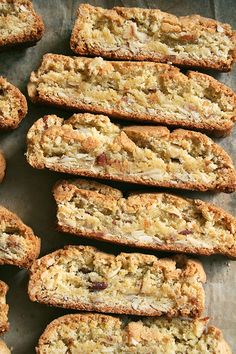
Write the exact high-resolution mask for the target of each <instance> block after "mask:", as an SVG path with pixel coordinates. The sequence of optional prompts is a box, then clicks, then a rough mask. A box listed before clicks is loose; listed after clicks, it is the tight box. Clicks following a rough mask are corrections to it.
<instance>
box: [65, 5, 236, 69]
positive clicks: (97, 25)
mask: <svg viewBox="0 0 236 354" xmlns="http://www.w3.org/2000/svg"><path fill="white" fill-rule="evenodd" d="M71 49H72V50H73V51H74V52H75V53H76V54H80V55H94V56H96V55H98V56H102V57H107V58H114V59H124V60H127V59H129V60H150V61H157V62H163V63H167V62H172V63H173V64H177V65H182V66H194V67H200V68H205V69H206V68H208V69H215V70H219V71H229V70H231V68H232V65H233V63H234V61H235V60H236V32H235V31H233V29H232V28H231V26H230V25H228V24H225V23H221V22H218V21H215V20H213V19H210V18H205V17H201V16H198V15H192V16H182V17H176V16H174V15H171V14H169V13H165V12H162V11H160V10H154V9H140V8H124V7H114V8H113V9H109V10H108V9H103V8H101V7H94V6H91V5H89V4H82V5H80V6H79V9H78V17H77V19H76V22H75V26H74V29H73V32H72V36H71Z"/></svg>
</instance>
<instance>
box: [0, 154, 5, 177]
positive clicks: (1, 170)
mask: <svg viewBox="0 0 236 354" xmlns="http://www.w3.org/2000/svg"><path fill="white" fill-rule="evenodd" d="M5 171H6V160H5V157H4V155H3V153H2V152H1V151H0V183H1V182H2V181H3V178H4V177H5Z"/></svg>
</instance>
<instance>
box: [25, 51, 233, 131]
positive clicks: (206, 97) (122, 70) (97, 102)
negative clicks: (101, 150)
mask: <svg viewBox="0 0 236 354" xmlns="http://www.w3.org/2000/svg"><path fill="white" fill-rule="evenodd" d="M28 93H29V96H30V98H31V100H32V101H33V102H41V103H44V104H50V105H55V106H58V107H64V108H68V109H72V110H73V111H75V110H79V111H86V112H90V113H102V114H107V115H109V116H112V117H114V118H122V119H129V120H137V121H149V122H152V123H157V124H164V125H170V126H172V127H173V126H174V127H185V128H188V129H193V130H201V131H204V132H208V133H211V134H215V135H218V136H224V135H227V134H229V133H230V131H231V129H232V127H233V125H234V122H235V119H236V95H235V93H234V92H233V91H232V90H231V89H230V88H228V87H226V86H225V85H223V84H222V83H220V82H219V81H217V80H215V79H214V78H212V77H210V76H208V75H206V74H201V73H198V72H193V71H192V72H189V73H188V74H187V75H184V74H183V73H181V72H180V71H179V69H178V68H176V67H174V66H171V65H167V64H160V63H151V62H118V61H116V62H111V61H105V60H103V59H102V58H94V59H91V58H83V57H79V58H76V57H67V56H63V55H57V54H46V55H45V56H44V57H43V61H42V64H41V66H40V67H39V69H38V70H37V71H36V72H33V73H32V74H31V77H30V82H29V84H28Z"/></svg>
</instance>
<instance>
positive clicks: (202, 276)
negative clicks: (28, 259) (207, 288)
mask: <svg viewBox="0 0 236 354" xmlns="http://www.w3.org/2000/svg"><path fill="white" fill-rule="evenodd" d="M71 248H74V249H76V248H79V249H83V248H86V246H65V247H64V248H62V249H59V250H57V251H54V252H52V253H49V254H47V255H46V256H44V257H42V258H39V259H38V260H36V261H35V262H34V263H33V264H32V266H31V268H30V279H29V283H28V295H29V298H30V300H31V301H33V302H39V303H41V304H45V305H48V306H50V307H51V306H53V307H60V308H65V309H73V310H80V311H89V312H93V311H94V312H105V313H114V314H121V315H122V314H126V315H135V316H150V317H152V316H162V315H165V316H166V317H169V318H172V317H178V316H185V315H186V314H185V313H184V310H183V311H181V310H179V309H178V310H174V309H172V310H171V311H170V312H167V313H163V312H161V311H158V310H155V309H154V308H153V309H151V310H150V311H143V310H135V309H132V310H130V309H127V307H125V306H122V307H121V306H119V307H114V306H113V307H111V306H106V305H105V306H104V305H99V304H98V305H94V306H93V305H85V304H83V303H80V302H77V303H75V302H73V301H68V299H67V300H66V301H64V302H63V301H54V300H53V301H52V300H51V301H50V303H49V302H48V300H47V298H45V297H40V296H38V295H37V294H36V295H35V294H32V293H31V290H32V289H34V288H35V287H36V284H37V282H38V280H39V279H40V271H39V270H40V268H41V269H42V268H43V267H44V266H46V262H47V260H48V259H50V257H54V256H58V257H60V254H61V253H63V252H65V251H66V250H68V249H71ZM89 248H91V249H93V250H95V252H99V253H100V254H105V255H107V253H105V252H100V251H99V250H98V249H97V248H95V247H92V246H89ZM136 254H137V253H136ZM172 259H173V257H172ZM174 259H176V260H177V261H180V262H184V266H185V267H187V266H189V269H188V270H189V271H190V272H191V271H193V272H197V273H198V276H199V279H198V281H199V283H201V287H202V293H201V299H198V308H196V309H195V310H194V311H192V312H191V313H189V315H188V317H189V318H197V317H199V316H201V315H202V313H203V311H204V309H205V292H204V288H203V283H205V282H206V273H205V271H204V269H203V266H202V264H201V263H200V262H199V261H198V260H195V259H194V260H193V259H188V258H187V257H185V256H181V255H177V256H176V257H174Z"/></svg>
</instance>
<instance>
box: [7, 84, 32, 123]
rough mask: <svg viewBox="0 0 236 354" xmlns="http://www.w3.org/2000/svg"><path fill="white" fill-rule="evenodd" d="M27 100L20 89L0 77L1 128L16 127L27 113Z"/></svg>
mask: <svg viewBox="0 0 236 354" xmlns="http://www.w3.org/2000/svg"><path fill="white" fill-rule="evenodd" d="M27 110H28V107H27V101H26V98H25V96H24V95H23V94H22V93H21V92H20V90H19V89H18V88H17V87H15V86H13V85H12V84H10V83H9V82H8V81H7V80H6V79H4V78H3V77H0V129H15V128H17V127H18V125H19V123H20V122H21V120H22V119H23V118H24V117H25V116H26V114H27Z"/></svg>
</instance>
